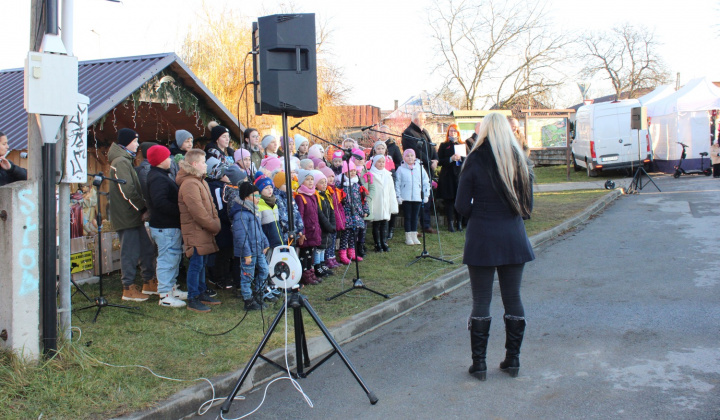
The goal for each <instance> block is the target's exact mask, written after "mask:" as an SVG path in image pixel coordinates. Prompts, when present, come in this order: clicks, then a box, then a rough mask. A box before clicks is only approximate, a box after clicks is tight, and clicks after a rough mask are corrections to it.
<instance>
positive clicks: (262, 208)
mask: <svg viewBox="0 0 720 420" xmlns="http://www.w3.org/2000/svg"><path fill="white" fill-rule="evenodd" d="M258 211H259V212H260V225H261V226H262V230H263V233H265V237H266V238H267V239H268V242H269V243H270V247H271V248H275V247H276V246H280V245H282V244H283V240H282V232H281V231H280V223H279V222H278V218H279V216H278V206H277V198H276V197H273V198H272V199H268V200H266V199H265V198H264V197H261V198H260V203H258Z"/></svg>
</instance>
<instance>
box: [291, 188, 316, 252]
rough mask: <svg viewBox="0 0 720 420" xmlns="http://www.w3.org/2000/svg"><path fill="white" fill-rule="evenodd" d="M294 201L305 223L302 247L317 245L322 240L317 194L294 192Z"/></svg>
mask: <svg viewBox="0 0 720 420" xmlns="http://www.w3.org/2000/svg"><path fill="white" fill-rule="evenodd" d="M295 203H297V206H298V210H299V211H300V214H301V215H302V221H303V224H304V225H305V242H303V244H302V245H301V247H302V248H310V247H314V246H319V245H320V242H322V229H321V228H320V220H319V218H318V196H317V195H305V194H296V195H295Z"/></svg>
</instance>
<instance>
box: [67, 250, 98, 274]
mask: <svg viewBox="0 0 720 420" xmlns="http://www.w3.org/2000/svg"><path fill="white" fill-rule="evenodd" d="M92 254H93V253H92V251H83V252H78V253H77V254H70V267H71V268H70V272H71V273H73V274H74V273H79V272H81V271H85V270H92V268H93V255H92Z"/></svg>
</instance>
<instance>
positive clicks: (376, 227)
mask: <svg viewBox="0 0 720 420" xmlns="http://www.w3.org/2000/svg"><path fill="white" fill-rule="evenodd" d="M372 237H373V243H374V244H375V252H382V246H381V245H380V222H378V221H373V222H372Z"/></svg>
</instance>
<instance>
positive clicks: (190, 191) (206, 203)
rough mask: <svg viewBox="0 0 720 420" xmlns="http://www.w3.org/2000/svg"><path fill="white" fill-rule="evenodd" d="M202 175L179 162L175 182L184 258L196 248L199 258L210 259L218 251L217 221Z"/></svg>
mask: <svg viewBox="0 0 720 420" xmlns="http://www.w3.org/2000/svg"><path fill="white" fill-rule="evenodd" d="M203 175H204V174H201V173H199V171H197V170H196V169H195V168H194V167H192V166H190V164H188V163H187V162H186V161H184V160H183V161H180V171H179V172H178V174H177V178H175V181H176V182H177V184H178V185H179V186H180V189H179V190H178V206H179V207H180V229H181V230H182V236H183V248H184V250H185V255H187V256H188V257H191V256H192V255H193V248H197V252H198V254H200V255H210V254H212V253H213V252H217V251H218V250H219V249H218V246H217V244H216V243H215V235H217V234H218V233H220V218H219V217H218V214H217V209H216V208H215V204H213V199H212V197H211V196H210V188H209V187H208V185H207V183H206V182H205V181H204V180H203Z"/></svg>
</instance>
